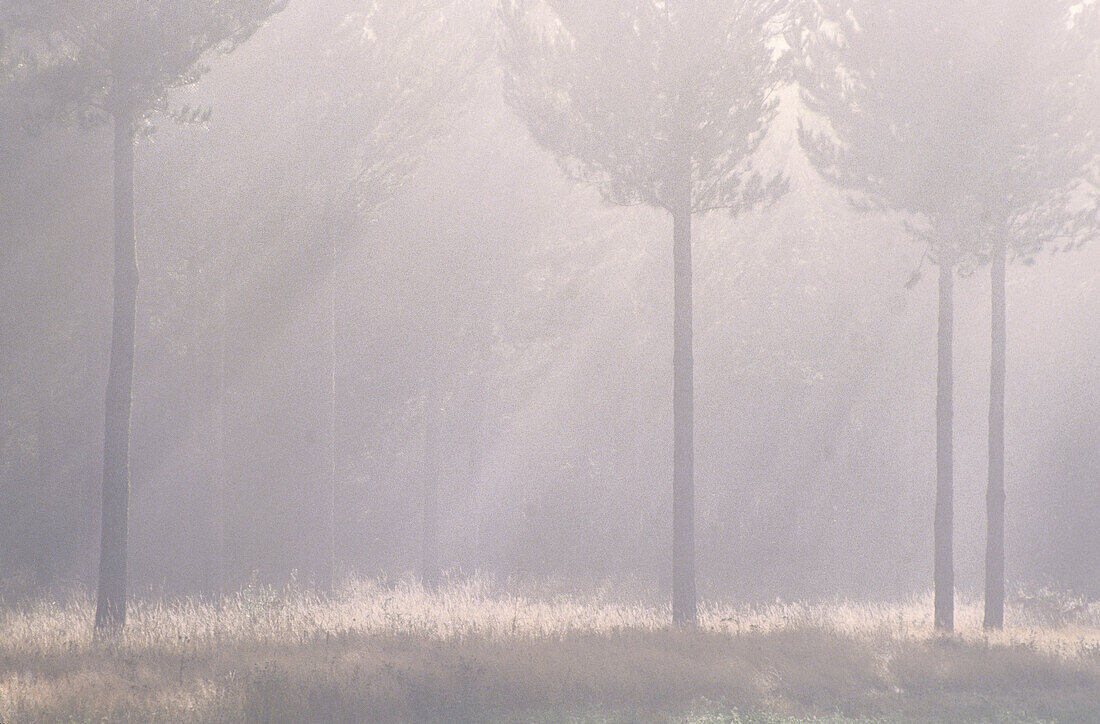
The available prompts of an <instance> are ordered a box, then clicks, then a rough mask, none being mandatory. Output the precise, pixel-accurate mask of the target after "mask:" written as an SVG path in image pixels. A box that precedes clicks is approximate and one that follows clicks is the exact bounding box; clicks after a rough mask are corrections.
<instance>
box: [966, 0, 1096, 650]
mask: <svg viewBox="0 0 1100 724" xmlns="http://www.w3.org/2000/svg"><path fill="white" fill-rule="evenodd" d="M986 20H987V22H988V26H987V27H991V28H992V30H994V31H995V32H994V33H987V34H985V35H983V36H982V37H984V38H989V37H991V36H992V37H998V38H1004V39H1009V38H1011V39H1012V40H1013V42H1011V44H1010V43H1008V42H1006V41H1004V40H1002V41H1001V42H999V43H997V44H995V45H994V47H992V48H985V49H983V50H985V51H986V52H985V53H984V56H985V57H986V58H987V59H988V60H987V63H986V65H985V67H984V68H983V69H982V71H984V74H985V76H986V77H985V83H986V84H987V87H988V86H994V87H996V86H995V84H1002V85H1001V87H1000V88H999V90H1000V93H999V94H998V95H997V96H996V97H995V102H996V105H995V106H993V108H991V109H990V113H989V115H990V117H991V118H993V119H994V120H993V123H991V128H990V132H991V135H992V134H996V135H997V136H998V137H1008V139H1009V140H1010V144H1006V145H1007V149H1006V150H1005V151H1004V152H1003V155H1002V156H1001V157H999V158H998V159H996V162H997V166H996V167H995V168H994V169H993V170H994V174H993V175H992V176H991V177H990V178H988V179H987V188H988V196H987V197H986V198H985V199H984V200H983V203H982V214H983V218H984V219H985V220H986V221H987V223H988V239H987V242H988V247H987V250H986V253H987V254H988V256H989V261H990V311H991V314H990V319H991V327H990V373H989V374H990V378H989V439H988V445H989V459H988V463H989V467H988V473H989V480H988V485H987V488H986V523H987V532H986V555H985V612H984V626H985V627H986V628H991V629H999V628H1001V627H1003V625H1004V598H1005V558H1004V536H1005V517H1004V516H1005V510H1004V508H1005V371H1006V357H1007V353H1006V346H1007V315H1006V297H1007V295H1006V288H1005V280H1006V266H1007V261H1008V255H1009V251H1010V250H1011V252H1012V253H1013V256H1014V257H1015V258H1017V259H1020V260H1022V261H1023V262H1024V263H1027V264H1030V263H1031V262H1032V261H1033V257H1034V255H1035V254H1036V253H1038V252H1039V251H1040V250H1042V249H1044V248H1052V249H1053V250H1058V249H1063V250H1066V251H1068V250H1070V249H1074V248H1079V247H1080V246H1081V245H1082V244H1083V243H1084V242H1085V241H1086V240H1087V239H1088V238H1089V237H1092V236H1095V235H1096V234H1097V233H1100V224H1098V223H1097V222H1098V221H1100V193H1098V191H1100V183H1098V181H1100V179H1098V178H1097V165H1096V164H1097V160H1098V159H1100V139H1098V138H1097V137H1096V135H1095V129H1094V128H1093V127H1092V123H1091V122H1090V121H1089V118H1090V113H1089V112H1088V109H1087V107H1086V106H1085V103H1086V102H1088V101H1089V100H1091V99H1094V98H1096V94H1097V93H1098V92H1100V75H1098V72H1097V71H1098V69H1097V67H1096V66H1097V62H1098V60H1097V58H1098V52H1097V50H1096V48H1097V47H1098V44H1097V41H1098V40H1100V34H1098V31H1100V11H1098V9H1097V7H1096V5H1095V4H1090V5H1078V4H1076V3H1072V2H1055V3H1050V2H1035V1H1032V0H1021V1H1020V2H1018V3H1016V4H1015V5H1013V6H1009V7H1001V6H998V5H996V4H994V6H993V7H992V8H991V9H990V12H989V13H988V16H987V17H986ZM1091 117H1095V116H1091Z"/></svg>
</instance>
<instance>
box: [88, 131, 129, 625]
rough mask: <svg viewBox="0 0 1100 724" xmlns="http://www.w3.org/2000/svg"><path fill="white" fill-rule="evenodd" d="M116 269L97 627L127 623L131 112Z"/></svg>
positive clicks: (117, 158)
mask: <svg viewBox="0 0 1100 724" xmlns="http://www.w3.org/2000/svg"><path fill="white" fill-rule="evenodd" d="M114 127H115V128H114V130H115V147H114V199H115V270H114V312H113V315H112V320H111V361H110V367H109V370H108V373H107V399H106V404H105V414H104V418H105V420H104V422H105V426H104V441H103V523H102V526H103V528H102V531H103V537H102V541H101V544H100V551H99V590H98V595H97V600H96V613H95V625H96V628H99V629H102V628H106V627H122V626H123V625H125V623H126V537H127V524H128V521H127V517H128V512H129V498H130V407H131V393H132V388H133V376H134V318H135V316H136V307H137V287H138V269H137V259H136V249H135V247H136V241H135V237H134V136H133V128H132V124H131V121H130V117H129V114H128V113H120V114H116V115H115V117H114Z"/></svg>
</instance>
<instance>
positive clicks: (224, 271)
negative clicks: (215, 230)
mask: <svg viewBox="0 0 1100 724" xmlns="http://www.w3.org/2000/svg"><path fill="white" fill-rule="evenodd" d="M220 256H221V259H219V260H218V262H219V266H220V267H221V269H220V270H219V275H218V277H219V278H218V316H219V317H220V319H219V329H218V401H217V409H216V411H215V415H216V421H215V425H214V427H215V433H214V434H215V436H216V440H215V446H216V449H215V452H214V455H215V470H214V475H215V476H217V480H216V481H215V485H216V490H217V499H216V500H215V505H217V511H216V513H215V518H214V519H215V525H216V528H217V530H215V532H214V535H215V551H214V555H215V557H216V561H215V569H216V576H217V581H216V583H217V587H218V594H219V595H222V596H224V595H225V594H226V593H227V590H228V578H229V570H228V569H229V560H228V559H229V510H228V506H229V498H228V496H227V494H226V493H227V491H226V485H227V483H228V481H227V480H226V474H227V470H228V466H227V464H226V433H225V421H226V399H225V398H226V395H227V394H228V385H227V379H226V375H227V369H228V364H227V357H228V351H229V344H228V340H229V329H228V325H229V247H228V244H227V243H226V242H225V240H222V248H221V255H220Z"/></svg>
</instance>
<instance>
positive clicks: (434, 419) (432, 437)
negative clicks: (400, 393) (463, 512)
mask: <svg viewBox="0 0 1100 724" xmlns="http://www.w3.org/2000/svg"><path fill="white" fill-rule="evenodd" d="M438 388H439V385H438V384H429V385H428V390H429V391H428V393H427V396H426V398H425V400H424V540H423V556H424V557H423V559H422V569H421V580H422V581H423V582H424V587H425V588H427V589H429V590H434V589H435V587H436V585H438V583H439V432H440V420H439V417H440V411H439V403H440V400H439V394H438Z"/></svg>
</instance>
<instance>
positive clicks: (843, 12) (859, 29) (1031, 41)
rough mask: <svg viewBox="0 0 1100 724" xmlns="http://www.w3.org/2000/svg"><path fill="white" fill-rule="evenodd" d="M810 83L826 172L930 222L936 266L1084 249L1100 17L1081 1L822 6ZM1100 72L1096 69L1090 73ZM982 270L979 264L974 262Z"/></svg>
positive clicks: (813, 21)
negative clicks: (1071, 241)
mask: <svg viewBox="0 0 1100 724" xmlns="http://www.w3.org/2000/svg"><path fill="white" fill-rule="evenodd" d="M803 7H804V11H805V12H804V14H803V20H804V26H803V33H802V37H801V43H802V49H803V51H804V52H803V56H802V57H803V62H802V63H801V64H800V75H801V81H802V84H803V88H804V89H805V90H806V96H807V98H806V100H807V104H808V106H809V107H810V108H811V110H813V111H814V112H816V113H818V114H820V115H821V116H823V117H824V118H825V119H826V121H827V124H826V125H827V127H826V128H818V129H810V128H803V129H802V133H801V136H802V141H803V145H804V146H805V148H806V150H807V152H808V154H809V155H810V157H811V159H812V160H813V161H814V163H815V165H816V166H817V167H818V169H819V170H820V171H821V172H822V173H823V174H824V175H825V176H826V177H828V178H830V179H831V180H832V181H834V182H835V183H837V184H839V185H840V186H842V187H846V188H849V189H853V190H856V191H858V192H860V193H861V194H862V195H863V198H865V199H867V200H869V201H871V202H873V203H874V204H876V205H879V206H885V207H888V208H892V209H896V210H899V211H904V212H909V213H913V214H919V215H920V216H921V217H922V218H923V219H924V220H925V221H926V222H927V224H926V225H925V228H926V229H927V230H928V231H929V232H930V236H929V241H930V242H931V243H932V248H933V252H934V254H935V255H937V256H940V255H942V256H944V257H945V258H947V259H954V260H959V259H963V258H966V257H967V256H968V255H973V254H977V255H978V257H979V258H980V257H981V256H982V255H984V253H985V248H984V244H983V242H982V241H981V238H982V237H985V236H988V232H990V231H991V230H994V229H995V233H996V234H998V235H1002V237H1003V236H1005V235H1007V237H1008V238H1009V241H1010V244H1011V245H1012V246H1013V247H1014V248H1015V249H1016V250H1017V251H1018V252H1021V253H1025V254H1026V253H1030V252H1032V251H1034V250H1035V249H1036V248H1038V246H1041V245H1042V243H1043V242H1044V241H1047V240H1051V239H1055V238H1058V239H1061V238H1067V237H1074V236H1075V235H1077V234H1078V233H1079V232H1080V231H1081V230H1082V229H1085V228H1088V227H1089V226H1090V225H1091V222H1090V220H1089V218H1088V215H1089V214H1094V213H1095V208H1096V207H1095V203H1094V202H1093V203H1088V194H1089V193H1094V192H1095V185H1093V186H1092V187H1091V189H1092V191H1091V192H1090V190H1089V189H1090V186H1089V180H1090V176H1091V178H1092V179H1095V172H1096V167H1095V159H1096V157H1097V150H1098V146H1097V141H1098V138H1097V134H1096V131H1095V127H1096V123H1095V119H1096V115H1095V112H1093V113H1091V114H1090V113H1087V112H1086V109H1085V107H1084V103H1085V102H1086V101H1088V100H1089V99H1090V98H1094V97H1095V96H1096V93H1097V90H1098V88H1097V77H1096V73H1095V66H1096V63H1097V60H1096V47H1097V45H1096V33H1095V31H1096V27H1097V23H1096V18H1095V16H1096V15H1097V13H1096V10H1097V6H1096V5H1095V4H1093V5H1091V6H1084V5H1080V4H1078V3H1075V2H1074V1H1073V0H1058V1H1056V2H1050V0H1015V1H1014V2H1008V3H1006V2H1003V0H977V1H970V2H957V1H951V2H949V1H947V0H933V1H931V2H929V1H928V0H890V1H885V2H884V1H882V0H863V1H860V0H856V2H852V1H851V0H810V1H809V2H807V3H805V4H804V6H803ZM1090 66H1091V71H1089V68H1090ZM971 258H974V257H973V256H971Z"/></svg>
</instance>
